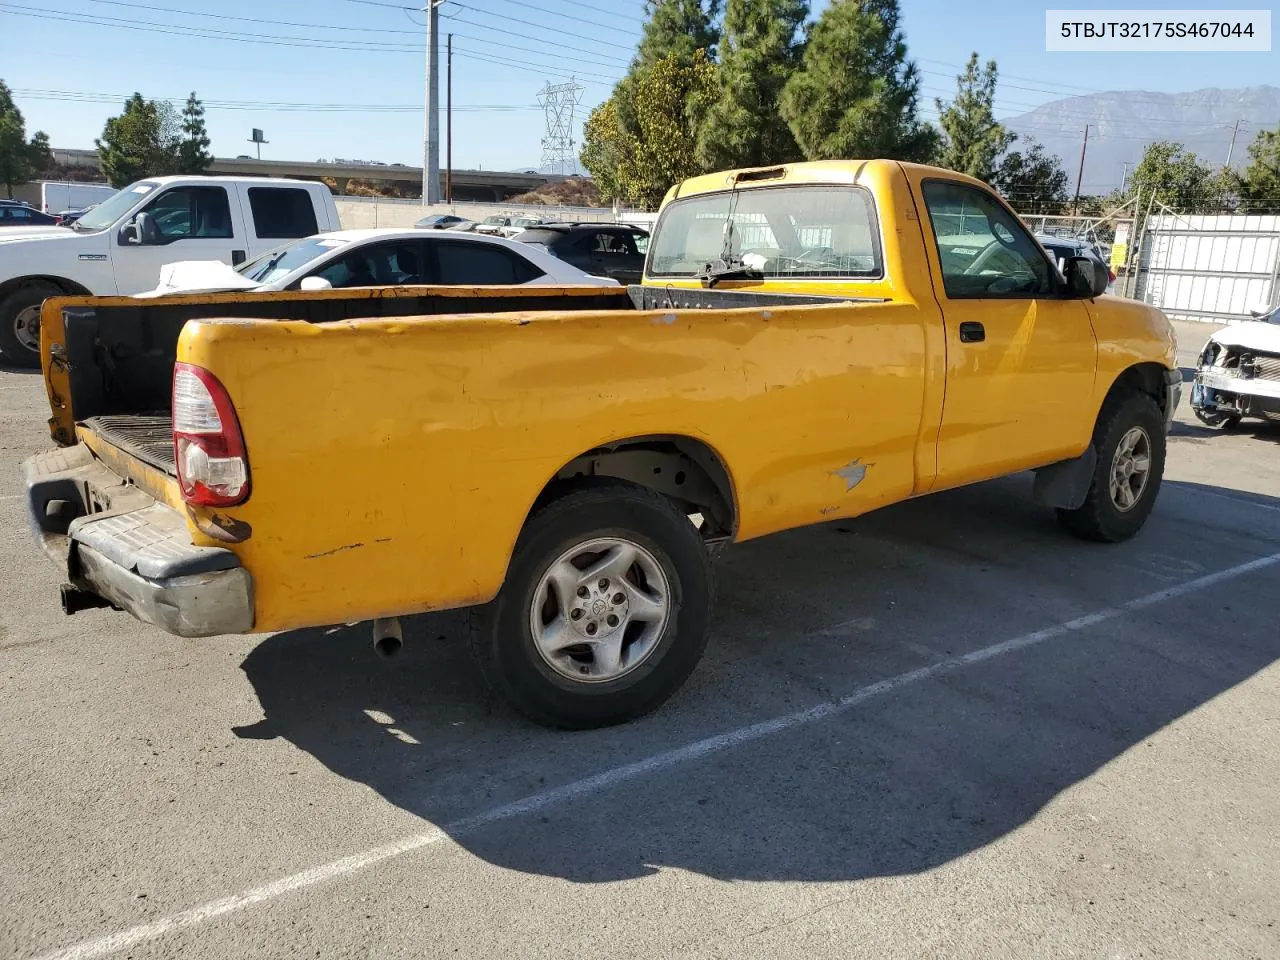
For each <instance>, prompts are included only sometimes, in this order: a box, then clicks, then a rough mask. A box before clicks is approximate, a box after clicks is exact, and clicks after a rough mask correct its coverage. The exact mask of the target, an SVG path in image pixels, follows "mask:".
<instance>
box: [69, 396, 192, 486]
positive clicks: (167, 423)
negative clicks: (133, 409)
mask: <svg viewBox="0 0 1280 960" xmlns="http://www.w3.org/2000/svg"><path fill="white" fill-rule="evenodd" d="M84 425H85V426H86V427H88V428H89V429H90V430H92V431H93V432H94V433H95V434H97V435H98V436H99V437H101V438H102V439H103V440H105V441H106V442H107V443H109V444H111V445H112V446H113V447H117V448H119V449H120V450H123V451H124V452H125V453H127V454H129V455H130V456H132V457H134V458H135V459H137V460H141V461H142V462H143V463H145V464H147V466H149V467H155V468H156V469H157V470H163V471H164V472H165V473H167V474H169V476H171V477H176V476H177V475H178V470H177V466H176V464H175V463H174V461H173V415H172V414H171V413H170V411H168V410H164V411H156V412H151V413H122V414H113V415H108V416H103V417H89V418H88V419H87V420H85V421H84Z"/></svg>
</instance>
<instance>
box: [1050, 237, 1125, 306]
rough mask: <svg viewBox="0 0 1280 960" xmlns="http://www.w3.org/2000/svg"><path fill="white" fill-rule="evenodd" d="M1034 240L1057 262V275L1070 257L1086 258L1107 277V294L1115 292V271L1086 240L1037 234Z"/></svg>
mask: <svg viewBox="0 0 1280 960" xmlns="http://www.w3.org/2000/svg"><path fill="white" fill-rule="evenodd" d="M1036 239H1037V240H1039V241H1040V246H1042V247H1044V248H1045V250H1047V251H1048V252H1049V254H1050V255H1051V256H1052V257H1053V259H1054V260H1055V261H1057V264H1058V272H1059V273H1061V272H1062V270H1063V266H1064V264H1066V262H1067V261H1068V260H1070V259H1071V258H1072V257H1088V258H1089V259H1090V260H1092V261H1093V262H1094V263H1095V264H1097V266H1098V269H1099V270H1101V271H1102V272H1103V273H1105V274H1106V275H1107V278H1108V279H1107V293H1113V292H1115V283H1116V275H1115V271H1113V270H1112V269H1111V267H1110V266H1109V265H1108V264H1107V262H1106V261H1105V260H1103V259H1102V254H1101V253H1100V252H1099V250H1098V247H1097V246H1095V245H1094V244H1092V243H1090V242H1089V241H1088V240H1080V239H1077V238H1074V237H1058V236H1050V235H1047V234H1038V235H1037V236H1036Z"/></svg>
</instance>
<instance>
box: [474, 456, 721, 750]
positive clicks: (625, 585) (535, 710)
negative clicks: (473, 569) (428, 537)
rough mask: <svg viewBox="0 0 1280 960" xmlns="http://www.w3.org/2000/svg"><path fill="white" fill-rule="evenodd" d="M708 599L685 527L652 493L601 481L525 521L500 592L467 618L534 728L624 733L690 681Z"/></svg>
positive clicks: (703, 636)
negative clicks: (612, 728)
mask: <svg viewBox="0 0 1280 960" xmlns="http://www.w3.org/2000/svg"><path fill="white" fill-rule="evenodd" d="M711 593H712V576H711V565H710V559H709V557H708V555H707V550H706V547H705V546H704V545H703V542H702V539H701V536H700V535H699V533H698V531H697V528H695V527H694V525H693V524H692V523H691V522H690V521H689V518H688V517H687V516H685V515H684V514H683V513H682V512H681V511H680V510H679V509H677V507H676V506H675V504H673V503H672V502H671V501H670V500H668V499H667V498H666V497H663V496H661V495H659V494H656V493H654V492H652V491H650V490H647V489H644V488H642V487H637V486H634V485H631V484H627V483H621V482H617V481H607V482H600V483H597V484H594V485H592V486H590V487H585V488H581V489H578V490H576V491H573V492H571V493H568V494H566V495H565V496H563V497H560V498H559V499H556V500H554V501H552V502H551V503H549V504H548V505H546V506H544V507H542V508H540V509H539V510H538V511H537V512H535V513H534V515H533V516H532V517H531V518H530V520H529V522H528V524H527V525H526V527H525V530H524V531H523V533H522V534H521V536H520V540H519V542H518V543H517V545H516V550H515V554H514V556H513V557H512V560H511V566H510V568H509V569H508V571H507V580H506V583H505V584H504V586H503V588H502V590H501V591H500V592H499V594H498V596H497V598H496V599H495V600H494V601H493V602H492V603H490V604H489V605H488V606H487V607H485V608H483V609H481V610H479V611H476V612H475V613H474V614H473V618H472V627H473V633H472V651H473V653H474V654H475V656H476V660H477V662H478V663H479V665H480V668H481V671H482V672H483V673H484V675H485V678H486V679H487V680H488V681H489V683H490V685H491V686H492V687H493V688H494V689H495V690H497V691H498V692H499V693H501V694H502V695H503V696H504V697H505V698H506V699H507V700H508V701H510V702H511V704H512V705H513V706H515V708H516V709H517V710H519V711H520V712H522V713H524V714H525V715H526V716H528V717H529V718H531V719H532V720H534V721H536V722H538V723H541V724H544V725H546V726H552V727H559V728H563V729H587V728H591V727H603V726H609V725H611V724H615V723H622V722H625V721H627V720H632V719H634V718H636V717H639V716H643V715H644V714H646V713H648V712H650V711H651V710H654V709H656V708H657V707H658V706H659V705H661V704H662V703H663V702H664V701H665V700H667V698H669V697H670V696H671V695H672V694H673V693H675V692H676V690H678V689H679V688H680V686H681V685H682V684H683V683H684V681H685V680H686V679H687V678H688V676H689V674H690V673H692V672H693V668H694V667H695V666H696V665H697V663H698V660H699V659H700V658H701V656H702V652H703V650H704V649H705V647H706V643H707V623H708V618H709V615H710V606H711Z"/></svg>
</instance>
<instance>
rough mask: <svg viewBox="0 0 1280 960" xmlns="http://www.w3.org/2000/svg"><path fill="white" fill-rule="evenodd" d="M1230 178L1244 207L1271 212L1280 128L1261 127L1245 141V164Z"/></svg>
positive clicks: (1279, 170) (1279, 173)
mask: <svg viewBox="0 0 1280 960" xmlns="http://www.w3.org/2000/svg"><path fill="white" fill-rule="evenodd" d="M1234 181H1235V183H1234V186H1235V190H1236V193H1237V194H1239V196H1240V201H1241V205H1242V206H1243V207H1244V208H1245V209H1247V210H1248V209H1257V210H1261V211H1263V212H1266V213H1272V212H1274V207H1275V203H1276V201H1280V128H1277V129H1275V130H1263V131H1262V132H1260V133H1259V134H1258V136H1257V138H1256V139H1254V141H1253V143H1251V144H1249V165H1248V166H1247V167H1245V168H1244V173H1243V174H1241V175H1239V176H1237V177H1235V178H1234ZM1263 201H1271V202H1270V203H1265V202H1263Z"/></svg>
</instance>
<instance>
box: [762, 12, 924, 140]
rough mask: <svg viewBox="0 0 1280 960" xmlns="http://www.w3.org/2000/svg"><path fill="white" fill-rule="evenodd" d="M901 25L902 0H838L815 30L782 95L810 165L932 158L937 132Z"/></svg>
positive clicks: (785, 111)
mask: <svg viewBox="0 0 1280 960" xmlns="http://www.w3.org/2000/svg"><path fill="white" fill-rule="evenodd" d="M899 20H900V14H899V10H898V0H831V3H830V5H829V6H828V7H827V8H826V9H825V10H824V11H823V12H822V16H820V17H819V18H818V21H817V22H816V23H815V24H813V26H812V27H811V28H810V30H809V37H808V42H807V43H806V45H805V51H804V57H803V58H802V60H801V65H800V69H799V70H797V71H796V73H795V74H793V75H792V77H791V79H790V80H789V81H788V82H787V85H786V88H785V89H784V90H783V93H782V116H783V118H784V119H785V120H786V121H787V123H788V124H789V125H790V127H791V132H792V134H794V136H795V138H796V142H797V143H798V144H799V145H800V147H801V149H802V150H803V151H804V154H805V156H806V157H807V158H809V159H810V160H826V159H835V158H841V157H843V158H854V157H865V158H871V157H888V158H892V159H897V160H919V161H926V160H930V159H932V157H933V154H934V151H935V148H936V145H937V132H936V131H935V130H934V129H933V128H932V127H931V126H929V125H928V124H925V123H922V122H921V120H920V117H919V100H920V76H919V73H918V71H917V70H916V66H915V64H914V63H912V62H911V61H910V60H909V59H908V58H907V44H906V41H905V39H904V38H903V33H902V29H901V27H900V25H899Z"/></svg>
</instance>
